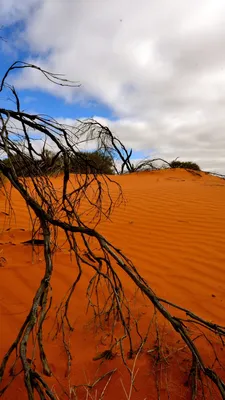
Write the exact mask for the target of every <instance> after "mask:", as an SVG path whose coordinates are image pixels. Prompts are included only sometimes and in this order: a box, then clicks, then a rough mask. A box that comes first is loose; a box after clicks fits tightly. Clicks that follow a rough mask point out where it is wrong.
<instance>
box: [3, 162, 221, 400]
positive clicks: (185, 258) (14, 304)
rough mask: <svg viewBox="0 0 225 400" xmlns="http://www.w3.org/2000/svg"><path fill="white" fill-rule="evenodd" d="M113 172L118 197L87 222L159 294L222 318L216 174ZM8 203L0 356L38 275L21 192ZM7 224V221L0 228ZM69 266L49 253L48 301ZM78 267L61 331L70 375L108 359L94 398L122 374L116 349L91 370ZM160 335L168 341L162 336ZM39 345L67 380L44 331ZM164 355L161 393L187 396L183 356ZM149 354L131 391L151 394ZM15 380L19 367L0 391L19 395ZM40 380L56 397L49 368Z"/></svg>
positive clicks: (83, 376) (66, 280)
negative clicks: (69, 326) (68, 349)
mask: <svg viewBox="0 0 225 400" xmlns="http://www.w3.org/2000/svg"><path fill="white" fill-rule="evenodd" d="M115 179H116V180H117V181H118V182H119V183H120V184H121V186H122V189H123V193H124V196H125V199H126V204H125V205H121V207H119V208H117V209H115V211H114V213H113V215H112V221H111V222H109V221H105V222H102V223H101V224H100V225H99V227H98V228H97V229H98V230H99V231H100V232H101V233H102V234H104V235H105V236H106V237H107V238H108V239H109V240H110V241H112V242H113V244H114V245H115V246H116V247H118V248H120V249H121V250H123V252H124V253H125V254H126V255H127V256H128V257H129V258H130V259H131V260H132V261H133V262H134V264H135V265H136V267H137V268H138V269H139V271H140V273H141V274H142V275H143V276H144V277H145V279H146V280H147V281H148V283H149V284H150V286H151V287H152V288H153V290H155V292H156V293H157V294H158V295H159V296H160V297H163V298H166V299H168V300H170V301H171V302H174V303H177V304H179V305H181V306H183V307H185V308H188V309H191V310H192V311H193V312H195V313H196V314H198V315H200V316H201V317H203V318H205V319H208V320H212V321H214V322H216V323H218V324H220V325H224V324H225V283H224V276H225V252H224V248H225V212H224V209H225V181H224V180H222V179H219V178H216V177H212V176H209V175H205V174H202V177H199V176H196V175H192V174H190V173H188V172H186V171H182V170H166V171H157V172H152V173H147V172H146V173H139V174H132V175H124V176H117V177H115ZM59 181H60V178H55V179H53V182H54V184H55V185H59V184H60V182H59ZM12 203H13V207H14V211H15V216H13V215H12V218H11V221H9V218H8V216H6V215H5V214H4V212H5V211H6V212H7V210H5V197H4V196H3V195H2V194H1V195H0V211H1V212H0V224H1V229H2V233H0V257H4V258H5V259H6V263H5V264H4V266H3V267H2V268H0V306H1V330H0V335H1V336H0V346H1V347H0V359H1V358H2V356H3V355H4V353H5V351H6V350H7V349H8V347H9V345H10V344H11V342H12V341H13V340H14V339H15V336H16V333H17V332H18V329H19V328H20V326H21V324H22V322H23V320H24V318H25V317H26V315H27V313H28V310H29V304H30V302H31V300H32V298H33V296H34V293H35V290H36V289H37V287H38V285H39V282H40V280H41V277H42V275H43V254H42V253H41V252H40V253H39V255H37V256H36V257H34V256H33V261H32V249H31V248H30V247H29V246H26V247H25V246H24V245H22V244H21V242H22V241H25V240H28V239H30V237H31V236H30V234H31V225H30V222H29V217H28V213H27V209H26V207H25V205H24V201H23V200H22V198H21V197H20V195H19V194H18V193H17V192H16V191H14V190H13V191H12ZM9 227H10V230H7V229H8V228H9ZM74 268H75V267H74V264H71V261H70V257H69V253H68V250H66V249H64V250H63V251H61V252H58V253H57V254H56V256H55V267H54V275H53V307H54V305H57V304H59V302H60V301H61V299H62V297H63V294H64V293H65V292H66V291H67V290H68V288H69V287H70V285H71V284H72V282H73V279H74V276H75V274H74ZM88 277H89V273H88V271H86V272H85V274H84V277H83V278H82V281H81V283H80V284H79V286H78V288H77V295H76V296H75V300H73V306H72V310H73V313H72V316H73V321H74V323H75V325H74V326H75V331H74V333H72V336H71V338H70V340H71V345H72V355H73V374H72V375H71V378H70V380H71V382H70V385H73V384H75V383H76V384H77V383H85V382H87V381H88V380H90V381H93V380H95V378H96V377H98V376H100V375H101V373H103V372H107V371H109V370H111V369H113V368H117V369H118V370H117V372H116V374H115V376H114V377H113V379H112V381H111V382H110V383H109V386H108V388H107V392H106V395H105V397H104V398H105V399H109V400H112V399H117V400H120V399H121V400H122V399H126V396H125V394H124V392H123V388H122V384H121V380H122V382H123V384H124V385H125V387H126V388H128V387H129V375H128V373H127V371H126V370H125V368H124V367H123V365H122V360H121V358H120V357H119V356H118V357H116V358H115V359H114V360H112V361H107V362H105V363H104V364H103V365H102V367H101V369H100V372H98V371H97V368H98V365H99V362H96V361H92V359H93V357H94V356H95V355H96V353H97V351H98V350H99V347H98V343H99V342H98V339H99V338H98V337H97V335H96V336H94V335H93V332H92V328H91V327H90V326H89V325H88V324H87V323H88V321H89V319H90V317H91V315H90V314H89V315H88V316H87V315H85V311H86V305H87V302H86V299H85V298H84V291H85V290H86V285H87V282H88ZM125 286H126V288H127V290H128V291H129V290H131V288H132V287H133V286H132V285H131V283H130V282H129V278H126V282H125ZM172 312H173V311H172ZM147 315H148V314H146V316H145V317H144V320H143V322H142V327H143V329H144V328H146V327H147V325H148V321H149V319H148V318H147ZM52 322H53V319H51V318H50V321H49V322H47V323H48V325H49V328H50V327H51V323H52ZM167 339H168V341H170V337H169V336H168V338H167ZM46 346H47V355H48V357H49V361H50V366H51V368H52V370H53V373H54V374H56V375H57V376H58V377H60V379H61V381H63V379H64V381H65V382H64V383H65V384H67V383H66V382H67V379H66V378H65V369H66V356H65V352H64V349H63V346H62V344H61V341H59V340H58V341H52V340H50V339H47V338H46ZM149 346H150V344H149ZM149 348H150V347H149ZM102 349H103V350H104V347H101V346H100V351H103V350H102ZM148 357H150V356H148ZM175 358H176V357H175ZM170 363H171V368H172V372H170V376H169V380H170V383H169V385H170V387H169V390H170V392H171V399H172V400H173V399H176V398H177V399H180V398H183V399H185V398H188V397H187V388H185V386H184V382H185V379H184V377H183V376H182V374H183V373H184V372H185V366H182V365H179V367H178V365H177V364H176V360H171V361H170ZM173 363H175V364H174V367H173ZM150 364H151V363H150V361H149V359H147V358H146V357H142V358H141V359H140V360H139V361H138V363H137V366H138V368H139V370H138V374H137V378H136V389H137V391H135V390H134V391H133V395H132V397H131V399H134V400H144V399H146V400H149V399H156V398H157V397H156V391H155V387H154V384H153V383H154V376H153V374H152V371H151V365H150ZM96 371H97V372H96ZM187 373H188V371H187ZM95 374H96V375H95ZM94 376H95V378H94ZM186 378H187V376H186ZM48 379H49V378H48ZM21 380H22V376H21V377H19V378H18V379H17V380H16V381H15V383H13V385H12V386H11V387H10V389H9V390H8V391H7V392H6V394H4V396H3V398H4V399H10V400H12V399H24V398H26V395H25V394H24V392H23V391H22V389H21V388H22V387H23V384H22V382H21ZM49 384H50V387H55V388H57V393H58V396H59V398H60V399H64V398H66V397H65V396H64V395H63V394H62V392H60V387H59V386H57V385H56V386H54V385H55V380H54V379H53V378H50V379H49ZM104 384H105V382H104V383H101V384H100V385H99V389H98V390H99V392H98V393H101V389H102V388H103V387H104ZM163 385H164V386H163ZM67 387H68V384H67ZM163 387H164V389H163ZM166 389H167V388H166V384H165V383H163V382H162V394H161V395H162V397H161V398H162V399H163V398H167V397H166ZM163 390H164V392H165V393H164V392H163ZM82 393H83V394H80V397H79V398H81V399H86V393H85V392H82ZM163 393H164V394H163ZM164 395H165V397H163V396H164ZM71 398H73V397H71ZM74 398H75V397H74ZM89 398H90V399H91V397H89ZM96 398H97V399H99V397H96ZM93 399H95V397H94V392H93Z"/></svg>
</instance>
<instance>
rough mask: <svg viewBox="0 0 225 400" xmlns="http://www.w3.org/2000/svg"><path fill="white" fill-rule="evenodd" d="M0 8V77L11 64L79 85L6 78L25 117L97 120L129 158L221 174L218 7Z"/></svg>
mask: <svg viewBox="0 0 225 400" xmlns="http://www.w3.org/2000/svg"><path fill="white" fill-rule="evenodd" d="M0 10H1V11H0V26H1V25H2V26H3V29H2V30H1V33H0V34H1V36H3V37H4V38H5V39H6V42H5V41H1V43H0V60H1V64H0V74H1V75H2V74H3V72H4V71H5V69H6V68H7V67H8V66H9V65H10V64H11V63H12V62H14V61H15V60H18V59H19V60H23V61H29V62H32V63H35V64H37V65H39V66H42V67H44V68H46V69H48V70H50V71H52V72H57V73H64V74H65V76H66V77H67V78H68V79H71V80H75V81H78V82H80V83H81V87H80V88H63V89H62V88H59V87H57V86H55V85H53V84H49V82H46V80H45V79H43V77H42V76H41V75H40V74H38V73H37V72H35V71H30V72H29V71H26V72H24V73H22V74H18V75H16V76H14V84H15V85H16V87H17V88H18V89H19V93H20V96H21V99H22V105H23V108H24V109H26V111H34V110H35V112H40V113H46V114H50V115H51V116H53V117H55V118H60V120H63V119H68V118H69V119H70V121H71V120H74V119H76V118H78V117H79V118H82V117H95V118H101V120H102V119H103V120H104V123H106V124H108V126H109V127H110V128H111V129H112V130H113V132H114V133H116V134H117V135H118V136H119V137H120V139H121V140H122V141H123V142H124V143H125V144H126V146H128V147H132V148H133V149H134V156H135V157H136V158H140V157H142V156H143V157H145V156H151V157H153V156H154V157H155V156H158V157H163V158H165V159H167V160H168V161H170V160H172V159H174V158H176V157H180V159H181V160H192V161H195V162H197V163H199V164H200V166H201V167H202V169H206V170H213V171H217V172H223V173H225V1H224V0H212V1H211V0H201V1H200V0H195V1H193V0H189V1H187V0H154V1H153V0H114V1H109V0H23V1H18V0H0ZM0 101H1V104H6V102H7V98H6V97H4V95H1V96H0ZM8 106H9V104H8ZM10 106H11V105H10Z"/></svg>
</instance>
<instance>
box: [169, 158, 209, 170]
mask: <svg viewBox="0 0 225 400" xmlns="http://www.w3.org/2000/svg"><path fill="white" fill-rule="evenodd" d="M170 168H184V169H192V170H193V171H201V169H200V167H199V165H198V164H196V163H194V162H192V161H178V160H174V161H172V162H171V163H170Z"/></svg>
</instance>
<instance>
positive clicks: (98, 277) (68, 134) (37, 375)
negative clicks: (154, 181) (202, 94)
mask: <svg viewBox="0 0 225 400" xmlns="http://www.w3.org/2000/svg"><path fill="white" fill-rule="evenodd" d="M26 68H32V69H35V70H37V71H39V72H41V73H42V74H44V76H45V77H46V78H47V79H48V80H50V81H51V82H54V83H56V84H59V85H67V86H73V87H74V86H75V85H74V84H73V83H71V82H68V81H67V80H65V79H61V77H60V76H59V75H55V74H53V73H50V72H48V71H46V70H43V69H41V68H39V67H36V66H34V65H30V64H27V63H21V62H16V63H14V64H13V65H12V66H11V67H10V68H9V69H8V71H7V72H6V73H5V75H4V77H3V79H2V82H1V85H0V92H1V91H2V90H4V88H7V89H10V90H11V93H12V95H13V96H14V99H15V109H13V110H11V109H5V108H0V123H1V126H0V150H1V151H2V152H4V153H5V154H6V156H7V159H8V160H9V162H8V164H6V163H5V162H4V161H3V160H0V172H1V173H2V174H3V175H4V176H5V177H6V178H7V179H8V181H9V182H10V183H11V185H12V186H13V188H14V190H17V191H18V192H19V193H20V195H21V196H22V198H23V199H24V202H25V204H26V206H27V207H28V209H29V212H30V215H31V223H32V226H33V233H32V235H33V238H32V239H35V235H36V232H37V226H38V229H39V231H40V230H41V232H42V240H43V246H44V260H45V267H44V273H43V277H42V279H41V281H40V282H39V285H38V289H37V290H36V292H35V293H34V297H33V301H32V302H31V304H30V309H29V312H28V314H27V316H26V318H25V319H24V322H23V324H22V326H21V328H20V329H19V332H17V333H16V334H15V340H14V341H13V343H12V344H11V346H10V347H9V349H8V351H7V352H6V353H5V355H4V357H3V359H2V362H1V366H0V381H2V386H1V389H0V395H4V394H5V392H6V391H7V390H8V388H9V386H10V385H11V383H12V382H13V381H14V380H15V379H16V378H17V377H18V375H20V374H22V375H23V381H24V388H25V390H26V392H27V397H28V399H29V400H34V399H38V398H39V399H41V400H44V399H45V400H48V399H51V400H56V399H57V396H56V395H55V393H54V391H53V390H52V389H51V385H50V383H49V377H51V376H52V377H53V376H54V375H53V371H52V367H51V364H50V362H49V357H48V352H47V348H46V342H45V340H44V339H43V337H44V326H45V322H46V320H47V318H48V316H49V313H50V310H51V312H54V313H55V326H54V330H55V334H54V337H55V338H58V340H60V341H61V342H60V343H61V344H62V346H63V349H64V351H65V354H66V357H67V371H66V373H65V376H67V377H69V376H70V371H71V368H72V364H73V360H72V356H71V350H70V343H71V340H72V339H71V335H72V333H73V329H74V328H73V321H72V322H71V318H72V315H73V313H72V311H73V310H71V299H72V298H73V297H74V296H76V295H77V293H78V292H77V285H78V284H79V281H80V280H81V279H83V278H84V277H86V276H85V273H84V270H85V268H86V270H85V271H87V269H88V271H90V273H91V277H90V279H89V282H88V284H87V290H86V299H87V303H88V308H89V310H90V311H92V314H93V321H94V325H95V328H96V329H98V330H102V331H104V328H105V327H106V326H107V327H108V330H109V333H108V343H107V345H108V347H107V348H108V349H111V350H110V352H108V353H102V354H101V356H102V355H103V359H102V357H101V361H100V362H102V361H105V359H106V358H107V359H109V358H110V359H111V358H113V354H114V350H113V353H112V349H113V346H114V343H115V340H116V345H117V347H118V348H119V352H120V356H121V359H122V361H123V365H124V366H125V367H126V368H127V371H128V372H129V374H130V381H131V384H130V386H129V387H128V388H125V386H124V394H125V395H126V398H127V399H131V395H132V390H133V388H134V381H135V378H136V375H137V369H136V364H137V354H139V353H140V351H139V350H140V349H141V350H143V349H144V346H145V344H146V341H147V339H146V338H145V337H144V338H143V334H142V332H141V330H140V324H139V320H137V318H136V317H135V315H134V312H133V310H132V308H131V305H130V297H129V296H130V294H128V293H127V292H126V290H125V288H124V285H123V280H122V278H121V276H125V277H126V279H129V280H130V281H131V282H132V284H133V285H134V287H135V288H136V292H138V293H141V295H143V297H144V298H145V300H146V301H147V302H148V304H149V305H151V309H152V312H153V315H155V313H157V314H158V315H159V316H160V318H161V319H162V320H165V321H167V323H168V324H169V326H170V327H171V329H172V330H173V332H174V334H175V335H177V340H180V341H182V346H186V351H187V352H188V354H189V359H190V358H191V359H192V364H191V366H190V379H189V383H188V384H189V387H190V391H191V393H192V399H193V400H194V399H197V398H206V396H207V394H210V393H211V392H210V391H211V389H212V386H213V388H216V390H217V395H218V396H220V398H222V399H225V383H224V381H223V377H222V372H223V370H222V367H223V365H222V362H221V360H220V358H219V355H218V351H216V347H215V345H214V342H215V340H217V341H220V347H221V348H223V346H224V342H225V327H224V326H220V325H217V324H215V323H212V322H211V321H207V320H205V319H203V318H201V317H200V316H198V315H196V314H194V313H193V312H191V311H190V310H188V309H185V308H184V307H181V306H178V305H176V304H173V303H171V302H170V301H169V300H167V299H163V298H160V297H159V296H157V294H156V293H155V292H154V291H153V290H152V288H151V286H150V285H149V283H148V282H147V281H146V280H145V278H144V277H143V276H141V275H140V273H139V270H138V268H137V267H136V266H135V265H134V264H133V262H132V261H131V260H130V259H128V257H127V256H126V255H125V254H124V253H123V252H122V251H121V250H120V249H118V248H117V247H115V246H114V245H113V243H111V242H110V241H109V240H108V239H107V238H106V237H105V236H103V235H102V234H101V233H100V232H99V231H98V230H97V227H98V223H99V222H100V221H101V219H102V218H103V217H104V218H109V217H110V215H111V213H112V211H113V209H114V208H115V207H117V206H118V205H119V204H121V202H122V201H123V193H122V190H121V187H120V185H119V184H118V181H117V180H114V179H113V177H111V176H108V175H105V174H103V175H99V174H98V171H97V170H95V168H94V169H93V164H92V162H91V161H90V159H89V158H88V157H86V158H83V156H82V152H81V151H80V152H79V144H80V143H84V141H86V142H89V141H90V142H91V143H95V144H96V151H97V152H101V151H103V152H104V154H105V155H106V156H107V157H109V158H110V159H111V161H112V165H113V159H114V156H117V157H119V159H120V160H121V165H122V166H121V170H120V172H123V171H124V170H125V169H126V170H127V171H129V172H132V171H133V166H132V164H131V159H130V158H131V154H132V151H128V150H127V149H126V148H125V146H124V145H123V144H122V142H121V141H120V140H119V139H118V138H117V137H116V136H115V135H113V134H112V132H111V131H110V130H109V128H108V127H105V126H103V125H101V124H100V123H99V122H97V121H94V120H87V121H78V123H77V125H76V126H75V127H71V126H62V125H61V124H60V123H57V122H56V121H55V120H54V119H51V118H49V117H47V118H46V117H44V116H43V115H37V114H29V113H25V112H23V111H21V107H20V101H19V97H18V94H17V92H16V90H15V88H14V87H13V86H10V85H9V84H8V83H7V82H6V80H7V78H8V76H9V74H10V72H12V71H13V70H17V69H26ZM15 124H17V125H18V124H19V129H18V131H16V130H15V129H14V130H12V127H13V126H15ZM30 129H32V133H33V132H36V133H37V134H38V135H42V137H43V143H45V142H46V141H47V140H51V141H52V142H53V143H54V148H56V153H55V154H56V155H55V156H54V157H53V158H52V159H51V163H52V164H51V165H52V168H54V165H55V163H56V162H57V159H58V157H61V162H62V164H61V167H60V168H61V172H62V188H61V190H57V188H56V187H55V186H54V184H53V180H51V179H50V177H49V174H48V173H47V172H46V173H43V171H42V170H41V169H40V163H38V162H37V159H41V157H42V151H38V150H37V149H36V147H35V141H34V140H32V136H31V135H30V134H29V130H30ZM43 146H44V145H43ZM42 150H43V149H42ZM15 154H16V155H17V156H16V157H15ZM74 157H78V158H79V159H80V160H82V161H80V162H82V163H84V166H85V171H86V173H85V174H82V173H78V174H72V173H71V169H70V166H71V163H72V162H73V159H74ZM21 160H22V163H23V165H26V166H27V167H29V171H30V174H29V179H27V177H26V176H24V175H23V170H22V171H20V172H18V168H17V167H18V163H19V166H20V165H21V164H20V163H21ZM82 165H83V164H82ZM149 165H150V164H149ZM114 167H115V169H116V165H115V166H114ZM142 167H143V165H142ZM140 168H141V167H140ZM90 171H91V173H89V172H90ZM111 188H113V195H112V192H111ZM6 200H7V201H8V203H9V207H11V202H10V198H9V197H7V198H6ZM82 202H84V204H85V207H86V208H87V209H88V210H89V212H91V215H92V217H93V219H92V222H93V221H94V223H95V225H94V227H93V223H92V225H90V226H89V225H88V224H87V221H86V219H85V218H84V213H83V212H82V211H81V208H80V204H81V203H82ZM59 232H61V233H62V234H63V237H65V239H66V243H67V245H68V247H69V251H70V254H71V255H73V256H74V257H73V266H74V282H73V284H72V285H71V287H70V288H69V289H68V291H67V292H66V293H65V296H64V297H63V299H62V301H61V303H60V304H59V305H58V308H57V309H56V310H52V307H51V306H52V275H53V270H54V260H55V258H54V254H55V252H56V250H57V249H59V243H58V234H59ZM101 297H102V298H103V301H100V298H101ZM84 301H85V299H84ZM149 326H150V328H149V332H151V334H153V332H155V334H156V339H157V330H156V331H153V327H154V325H151V324H150V325H149ZM115 327H116V328H117V329H118V330H119V329H120V332H122V333H121V337H119V338H118V337H116V333H115ZM197 329H199V330H200V329H201V331H202V334H201V335H202V340H205V341H206V342H207V343H210V346H212V348H213V350H214V353H213V354H214V356H213V357H212V360H210V362H209V363H208V362H206V361H205V358H204V356H203V355H202V352H201V350H202V349H201V347H200V346H199V345H198V341H197V340H198V339H197V338H196V335H195V334H194V331H195V330H197ZM149 332H148V333H149ZM212 336H213V338H214V339H211V337H212ZM137 337H138V341H137ZM213 340H214V341H213ZM124 343H125V344H124ZM30 344H31V345H32V346H31V347H32V348H30V346H29V345H30ZM160 346H161V341H160V340H157V343H156V347H155V348H157V351H158V356H157V357H156V360H157V362H158V363H159V362H161V358H162V356H163V354H164V353H163V354H162V351H160V349H159V347H160ZM125 349H126V351H125ZM36 356H39V358H40V363H41V368H40V367H39V368H37V367H36V365H35V357H36ZM135 357H136V358H135ZM131 358H134V361H135V362H134V366H133V369H132V368H130V367H129V365H128V364H129V359H131ZM164 358H165V356H164ZM107 362H113V361H107ZM221 366H222V367H221ZM156 367H157V365H156ZM221 371H222V372H221ZM115 374H116V372H115V371H114V370H111V372H110V373H109V374H108V375H107V385H108V384H109V383H110V380H111V377H112V379H113V377H114V375H115ZM102 377H106V374H103V375H102ZM55 378H56V380H57V377H55ZM52 379H53V378H52ZM99 380H100V378H99ZM99 380H98V381H97V382H96V381H95V382H94V384H92V385H91V387H92V388H93V385H94V386H96V385H97V383H98V382H99ZM58 381H59V379H58ZM51 382H52V381H51ZM89 386H90V385H89ZM73 389H74V393H75V392H76V389H77V386H75V385H74V386H73ZM105 390H106V386H105V389H103V391H102V392H101V399H103V397H104V394H105ZM63 393H64V397H63V398H70V397H69V396H70V393H68V391H67V390H66V389H65V388H64V392H63ZM87 395H88V396H89V393H87ZM88 396H87V397H86V398H91V397H90V396H89V397H88ZM23 398H24V397H23ZM74 398H76V397H74ZM158 398H160V394H159V395H158ZM168 398H169V397H168ZM217 398H218V397H217Z"/></svg>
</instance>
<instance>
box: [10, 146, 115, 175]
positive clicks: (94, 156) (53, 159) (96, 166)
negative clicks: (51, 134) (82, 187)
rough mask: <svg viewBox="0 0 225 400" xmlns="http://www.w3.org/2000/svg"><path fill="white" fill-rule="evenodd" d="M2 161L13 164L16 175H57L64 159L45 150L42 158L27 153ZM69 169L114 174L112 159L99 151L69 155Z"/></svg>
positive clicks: (83, 172) (88, 172) (62, 166)
mask: <svg viewBox="0 0 225 400" xmlns="http://www.w3.org/2000/svg"><path fill="white" fill-rule="evenodd" d="M3 163H4V164H5V165H6V166H7V167H9V168H11V166H12V165H13V167H14V169H15V171H16V173H17V176H23V177H31V176H35V175H37V173H38V174H39V175H42V174H47V175H57V174H60V173H61V172H63V168H64V160H63V156H62V155H59V156H57V155H55V154H54V153H53V152H50V151H48V150H45V151H44V152H43V154H42V159H41V160H40V159H39V160H38V159H36V160H34V159H32V160H31V159H30V157H29V155H26V156H25V155H18V154H17V155H14V156H11V158H10V160H9V159H7V158H6V159H5V160H3ZM69 170H70V172H72V173H75V174H76V173H78V174H79V173H80V174H91V173H94V174H107V175H111V174H114V167H113V159H112V158H111V157H110V156H109V155H107V154H105V153H104V152H101V151H94V152H77V153H75V154H73V155H71V156H70V160H69Z"/></svg>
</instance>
